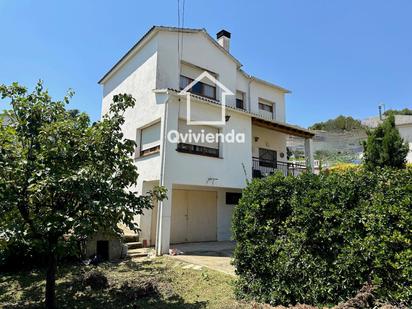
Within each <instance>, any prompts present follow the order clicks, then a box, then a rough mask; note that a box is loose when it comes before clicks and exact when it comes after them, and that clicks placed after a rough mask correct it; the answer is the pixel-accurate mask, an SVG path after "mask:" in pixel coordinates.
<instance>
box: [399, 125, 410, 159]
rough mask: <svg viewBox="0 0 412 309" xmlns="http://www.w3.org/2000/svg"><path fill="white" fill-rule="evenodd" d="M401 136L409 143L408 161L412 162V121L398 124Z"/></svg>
mask: <svg viewBox="0 0 412 309" xmlns="http://www.w3.org/2000/svg"><path fill="white" fill-rule="evenodd" d="M397 127H398V129H399V133H400V135H401V137H402V138H403V139H404V140H405V141H406V142H408V143H409V153H408V156H407V157H406V160H407V161H408V163H412V123H411V124H404V125H399V126H397Z"/></svg>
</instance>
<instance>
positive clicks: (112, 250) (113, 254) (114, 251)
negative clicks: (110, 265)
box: [85, 233, 127, 260]
mask: <svg viewBox="0 0 412 309" xmlns="http://www.w3.org/2000/svg"><path fill="white" fill-rule="evenodd" d="M99 240H106V241H108V242H109V260H115V259H120V258H124V257H125V256H126V254H127V248H126V247H125V246H124V245H123V242H122V241H121V240H120V239H118V238H116V237H113V236H108V235H105V234H102V233H97V234H96V235H94V236H93V237H91V238H90V239H88V240H87V241H86V248H85V249H86V257H87V258H92V257H93V256H95V255H96V253H97V241H99Z"/></svg>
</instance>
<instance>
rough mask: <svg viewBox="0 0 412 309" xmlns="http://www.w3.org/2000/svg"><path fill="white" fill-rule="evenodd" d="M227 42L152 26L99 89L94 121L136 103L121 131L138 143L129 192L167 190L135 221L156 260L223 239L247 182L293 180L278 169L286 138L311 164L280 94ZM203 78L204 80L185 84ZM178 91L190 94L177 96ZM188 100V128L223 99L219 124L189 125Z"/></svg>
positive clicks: (212, 115)
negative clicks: (234, 137)
mask: <svg viewBox="0 0 412 309" xmlns="http://www.w3.org/2000/svg"><path fill="white" fill-rule="evenodd" d="M229 43H230V33H228V32H227V31H224V30H223V31H221V32H219V33H218V35H217V40H214V39H213V38H212V37H211V36H210V35H209V34H208V33H207V32H206V31H205V30H204V29H181V28H171V27H153V28H151V29H150V30H149V31H148V32H147V33H146V34H145V35H144V36H143V37H142V38H141V39H140V40H139V41H138V42H137V43H136V44H135V45H134V46H133V47H132V49H131V50H130V51H129V52H127V53H126V55H125V56H123V58H121V59H120V61H119V62H118V63H117V64H116V65H115V66H114V67H113V68H112V69H111V70H110V71H109V72H108V73H107V74H106V75H105V76H104V77H103V78H102V79H101V80H100V82H99V83H100V84H101V85H102V86H103V106H102V113H103V114H105V113H107V112H108V109H109V104H110V102H111V101H112V97H113V95H114V94H117V93H129V94H131V95H132V96H133V97H134V98H135V99H136V106H135V107H134V108H133V109H130V110H128V111H127V112H126V115H125V117H126V120H125V124H124V127H123V132H124V137H125V138H129V139H133V140H136V143H137V145H138V147H137V149H136V153H135V157H134V160H135V164H136V166H137V167H138V171H139V178H138V183H137V185H136V188H135V189H137V190H138V192H147V191H148V190H150V189H152V188H153V187H154V186H155V185H162V186H164V187H166V188H167V189H168V199H167V200H165V201H163V202H162V203H159V205H155V207H154V208H153V209H151V210H146V211H145V212H144V215H142V216H138V217H136V220H137V221H138V223H139V224H140V228H141V232H140V234H139V237H140V240H141V241H145V242H146V243H149V244H151V245H153V244H155V245H156V251H157V253H158V254H163V253H167V252H168V250H169V246H170V244H171V243H181V242H196V241H221V240H229V239H230V238H231V215H232V210H233V207H234V206H235V205H236V204H237V201H238V198H239V196H240V193H241V191H242V189H243V188H245V186H246V185H247V181H248V180H250V179H251V178H252V177H253V176H255V177H261V176H264V175H266V174H269V173H272V172H274V170H276V169H282V170H283V171H284V172H285V173H291V172H296V171H295V170H293V169H294V168H295V167H294V166H291V165H288V164H287V163H286V161H287V156H286V140H287V137H288V136H289V135H294V136H299V137H301V138H304V139H305V150H306V153H307V161H311V160H313V157H312V156H311V138H312V136H313V133H312V132H310V131H308V130H306V129H302V128H299V127H296V126H293V125H290V124H287V123H286V122H285V94H287V93H288V92H289V91H288V90H286V89H284V88H282V87H279V86H277V85H274V84H272V83H269V82H266V81H263V80H261V79H259V78H256V77H253V76H250V75H248V74H246V73H245V72H244V71H242V69H241V66H242V65H241V64H240V62H239V61H238V60H237V59H236V58H234V57H233V56H232V55H231V54H230V53H229ZM245 44H246V43H245ZM204 72H207V76H208V77H212V78H204V79H202V80H201V81H199V82H194V80H195V79H196V78H197V77H198V76H199V75H201V74H202V73H204ZM187 87H189V88H190V92H191V93H192V94H189V95H181V94H179V92H180V90H181V89H184V88H187ZM230 93H232V94H233V95H231V94H230ZM188 98H190V114H189V116H190V118H191V120H192V121H206V120H210V121H219V120H221V115H222V104H223V101H224V100H225V104H226V110H225V111H224V112H223V117H224V120H223V123H222V124H221V125H207V124H203V125H197V126H196V125H189V124H188V120H189V119H187V116H188V113H187V112H188V110H187V108H188V104H187V101H188ZM173 130H176V131H177V132H179V133H188V132H190V130H191V131H193V132H200V131H202V130H203V132H206V133H212V134H216V133H218V134H226V133H229V132H232V130H234V132H236V133H242V134H244V137H245V139H244V142H243V143H240V142H239V143H223V142H217V143H213V142H208V143H206V142H204V141H203V142H202V141H191V142H188V141H185V142H183V141H182V140H181V139H180V140H179V142H178V143H174V142H172V141H170V140H169V139H168V138H167V135H168V133H169V132H172V131H173ZM311 166H313V161H311ZM126 232H127V231H126Z"/></svg>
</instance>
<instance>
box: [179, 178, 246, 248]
mask: <svg viewBox="0 0 412 309" xmlns="http://www.w3.org/2000/svg"><path fill="white" fill-rule="evenodd" d="M173 188H174V189H183V190H207V191H215V192H216V193H217V201H216V206H217V218H216V221H217V231H216V234H217V240H218V241H224V240H232V215H233V210H234V208H235V207H236V206H235V205H228V204H226V192H236V193H241V192H242V191H241V190H239V189H231V188H213V187H206V186H185V185H175V186H173ZM199 207H200V205H199Z"/></svg>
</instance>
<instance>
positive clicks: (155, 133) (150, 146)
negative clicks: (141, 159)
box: [140, 122, 160, 156]
mask: <svg viewBox="0 0 412 309" xmlns="http://www.w3.org/2000/svg"><path fill="white" fill-rule="evenodd" d="M159 150H160V122H158V123H155V124H153V125H151V126H149V127H146V128H143V129H141V133H140V156H145V155H149V154H152V153H156V152H159Z"/></svg>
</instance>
